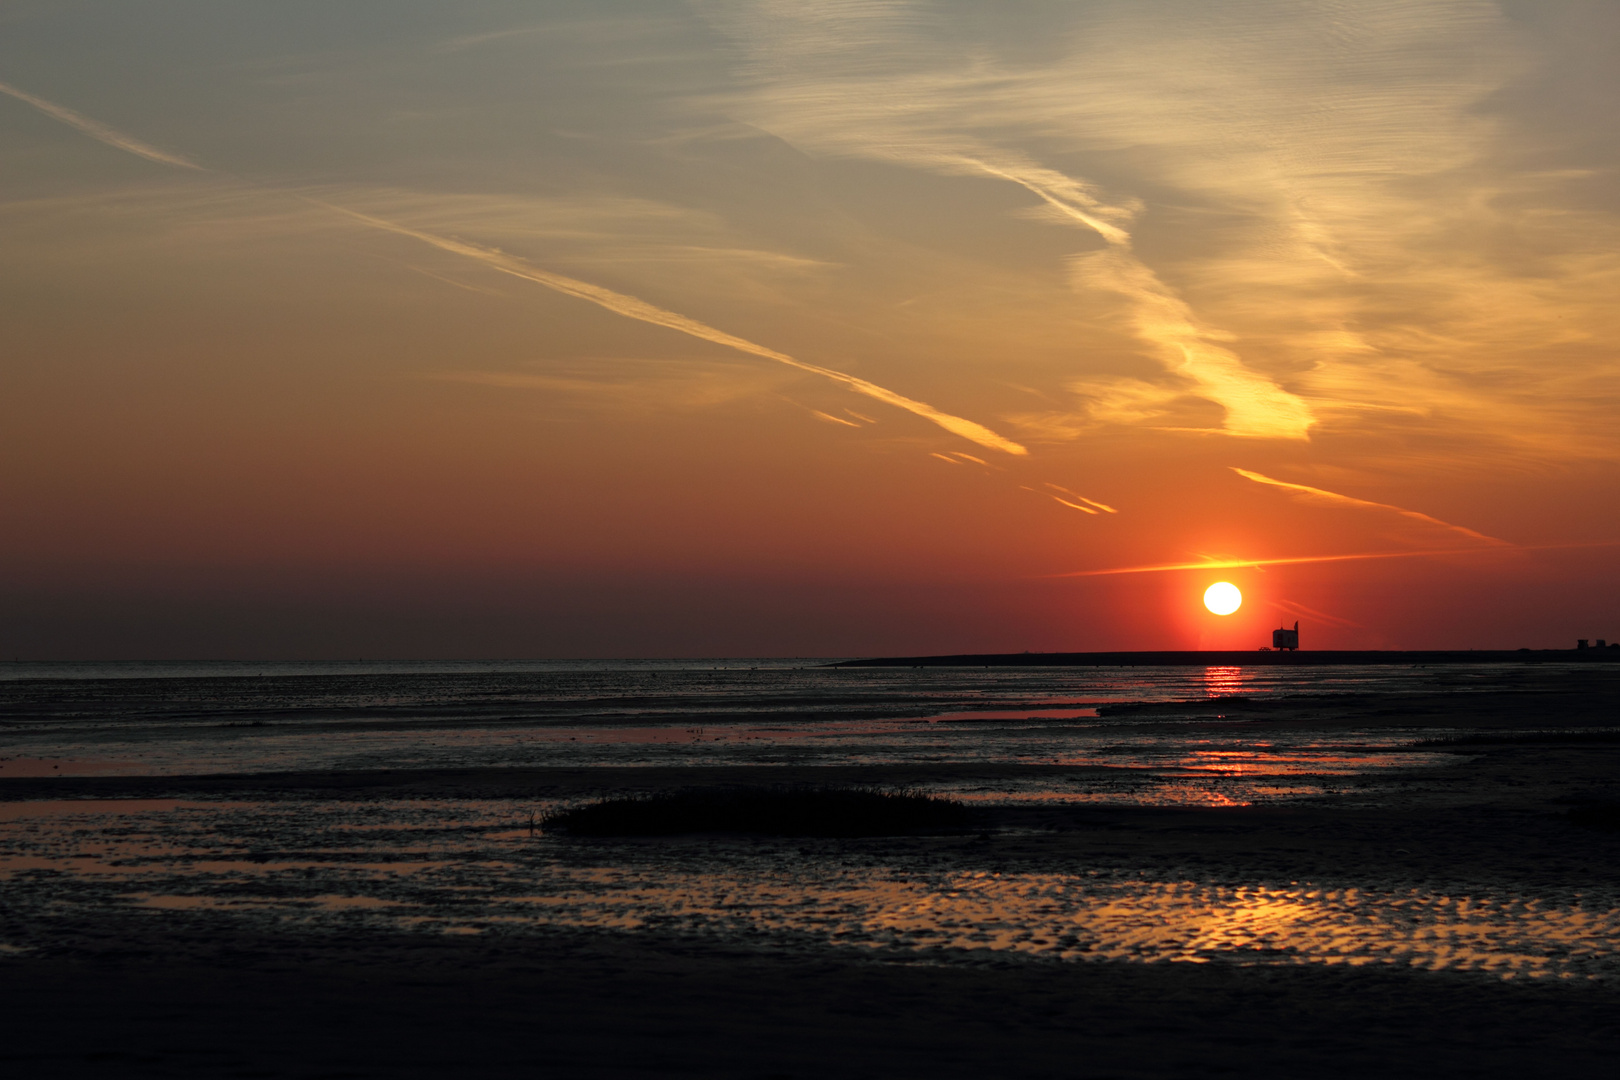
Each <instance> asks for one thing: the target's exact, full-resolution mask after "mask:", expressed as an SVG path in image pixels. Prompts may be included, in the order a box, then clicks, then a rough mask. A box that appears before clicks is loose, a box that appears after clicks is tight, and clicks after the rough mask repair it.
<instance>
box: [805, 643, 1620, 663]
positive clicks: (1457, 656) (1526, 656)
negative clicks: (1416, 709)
mask: <svg viewBox="0 0 1620 1080" xmlns="http://www.w3.org/2000/svg"><path fill="white" fill-rule="evenodd" d="M1617 663H1620V645H1609V646H1606V647H1604V648H1601V649H1599V648H1588V649H1447V650H1427V649H1425V650H1411V649H1402V650H1381V649H1299V650H1292V651H1286V652H1283V651H1275V650H1265V651H1260V650H1249V649H1211V650H1190V649H1189V650H1173V649H1167V650H1158V651H1146V652H1075V653H1031V652H1024V653H955V654H951V655H945V656H880V657H871V658H868V659H862V660H841V661H839V662H838V663H836V664H828V665H826V666H827V667H833V668H869V667H1276V666H1282V667H1295V666H1298V667H1314V666H1323V667H1326V666H1344V665H1369V664H1388V665H1392V666H1400V665H1410V666H1427V665H1442V664H1443V665H1449V664H1617Z"/></svg>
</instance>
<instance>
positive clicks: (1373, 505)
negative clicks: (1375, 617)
mask: <svg viewBox="0 0 1620 1080" xmlns="http://www.w3.org/2000/svg"><path fill="white" fill-rule="evenodd" d="M1228 467H1229V468H1230V469H1231V470H1232V471H1233V472H1235V473H1237V474H1238V475H1239V476H1241V477H1243V478H1244V479H1245V480H1253V481H1254V482H1255V483H1257V484H1270V485H1271V486H1272V487H1280V488H1283V489H1285V490H1287V491H1292V492H1296V493H1298V494H1300V495H1303V496H1305V497H1306V498H1308V499H1314V500H1316V501H1318V502H1326V503H1332V504H1334V505H1337V506H1356V507H1360V508H1362V509H1365V510H1389V511H1393V512H1394V513H1397V514H1399V515H1401V516H1402V517H1409V518H1411V519H1412V520H1413V521H1421V522H1424V523H1426V524H1429V525H1438V526H1440V527H1441V528H1442V529H1450V530H1451V531H1452V532H1455V533H1461V534H1462V535H1464V536H1467V537H1472V538H1473V539H1475V540H1484V541H1485V542H1486V543H1488V544H1504V545H1509V546H1511V542H1510V541H1507V540H1498V539H1497V538H1496V537H1494V536H1486V535H1485V534H1484V533H1481V532H1475V531H1474V530H1473V529H1468V528H1464V527H1463V526H1461V525H1453V524H1452V523H1451V522H1449V521H1441V520H1440V519H1439V518H1437V517H1430V516H1429V515H1428V514H1420V513H1418V512H1417V511H1416V510H1406V509H1403V508H1402V507H1399V506H1391V505H1390V504H1389V503H1378V502H1368V501H1367V500H1366V499H1356V498H1352V497H1351V496H1349V495H1340V494H1339V493H1337V492H1334V491H1324V490H1322V489H1321V488H1314V487H1308V486H1307V485H1305V484H1290V483H1288V482H1287V481H1285V480H1273V479H1272V478H1271V477H1269V476H1262V475H1261V474H1260V473H1257V472H1250V471H1249V470H1248V469H1240V468H1238V467H1237V466H1235V465H1232V466H1228Z"/></svg>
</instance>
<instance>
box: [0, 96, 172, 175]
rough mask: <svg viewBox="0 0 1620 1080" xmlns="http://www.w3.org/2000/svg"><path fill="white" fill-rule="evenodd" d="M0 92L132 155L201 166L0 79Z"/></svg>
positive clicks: (158, 160)
mask: <svg viewBox="0 0 1620 1080" xmlns="http://www.w3.org/2000/svg"><path fill="white" fill-rule="evenodd" d="M0 94H10V95H11V96H12V97H14V98H16V99H17V100H18V101H23V102H27V103H28V104H29V105H32V106H33V107H34V108H36V109H38V110H39V111H40V112H42V113H44V114H45V115H46V116H49V117H51V118H53V119H56V120H60V121H62V123H64V124H67V125H68V126H69V127H75V128H78V129H79V130H80V131H82V132H84V133H85V134H86V135H88V136H90V137H91V138H92V139H96V140H98V141H100V142H104V143H106V144H107V145H108V146H116V147H117V148H118V149H120V150H127V151H129V152H130V153H131V154H136V155H138V156H140V157H143V158H145V159H146V160H148V161H156V162H158V163H159V164H161V165H172V166H174V167H175V168H177V169H197V170H199V171H202V166H201V165H198V164H197V163H196V162H193V161H187V160H186V159H185V158H183V157H180V156H179V155H177V154H169V153H165V152H164V151H162V150H159V149H158V148H157V147H155V146H149V145H148V144H146V143H143V142H141V141H140V140H139V139H132V138H130V137H129V136H128V135H125V134H124V133H122V132H119V131H114V130H113V129H112V128H110V127H108V126H107V125H106V124H102V123H98V122H96V121H94V120H92V119H90V118H89V117H88V116H80V115H79V114H78V113H76V112H74V111H73V110H72V109H69V108H65V107H64V106H61V105H56V104H53V103H52V102H49V101H46V100H45V99H44V98H37V97H35V96H34V95H33V94H30V93H27V92H26V91H23V90H19V89H17V88H16V87H15V86H12V85H10V84H8V83H3V82H0Z"/></svg>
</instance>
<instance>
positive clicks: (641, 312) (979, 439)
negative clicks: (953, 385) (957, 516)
mask: <svg viewBox="0 0 1620 1080" xmlns="http://www.w3.org/2000/svg"><path fill="white" fill-rule="evenodd" d="M310 201H311V202H312V203H315V204H316V205H319V206H324V207H326V208H327V209H329V210H331V211H333V212H334V213H338V214H343V215H345V216H347V217H349V218H352V219H354V220H355V221H357V222H359V223H361V224H363V225H366V226H368V227H370V228H373V229H378V230H381V231H383V232H391V233H395V234H397V235H399V236H406V237H410V238H411V239H413V240H419V241H421V242H422V243H424V244H429V245H431V246H433V247H436V248H438V249H439V250H440V251H445V252H449V253H450V254H452V255H459V256H462V257H463V258H468V259H476V260H477V261H479V262H481V263H483V264H484V265H485V266H488V267H489V268H490V269H492V270H497V271H499V272H500V273H503V274H510V275H511V276H512V277H516V278H522V279H523V280H524V281H532V282H534V283H535V284H536V285H541V286H544V287H545V288H548V289H551V290H553V291H554V292H559V293H562V294H563V295H564V296H572V297H574V298H576V299H579V300H585V301H587V302H589V303H592V304H595V305H597V306H598V307H601V308H605V309H607V310H608V311H611V312H613V313H615V314H617V315H623V316H624V317H625V318H627V319H635V320H636V321H638V322H644V323H650V324H652V325H653V326H662V327H666V328H668V329H670V330H674V331H677V332H679V333H682V334H687V335H689V336H691V337H695V338H698V339H700V340H703V341H710V342H713V343H714V344H716V345H722V346H724V347H726V348H728V349H735V350H736V351H738V352H741V353H747V354H748V355H750V356H757V357H760V358H761V359H765V360H773V361H775V362H776V363H779V364H785V365H787V366H788V367H791V368H797V369H798V370H800V371H804V372H808V373H810V374H812V375H819V376H821V377H822V378H824V379H829V380H831V381H833V382H835V383H839V384H840V385H842V386H845V387H847V388H849V389H850V390H853V391H855V392H856V393H858V394H864V395H866V396H867V397H869V398H872V399H873V400H875V401H881V402H883V403H884V404H885V405H892V406H894V407H895V408H897V409H904V410H905V411H906V412H909V413H912V414H914V415H916V416H920V417H922V418H923V419H925V420H928V421H931V422H932V423H934V424H937V425H939V426H940V427H942V428H944V429H945V430H946V431H949V432H950V433H951V434H953V435H957V436H960V437H961V438H964V439H967V440H968V441H969V442H975V443H978V444H979V445H980V446H983V447H986V448H988V449H991V450H999V451H1001V452H1002V453H1006V454H1015V455H1023V454H1027V453H1029V451H1028V450H1026V449H1025V448H1024V447H1023V446H1020V445H1019V444H1018V443H1015V442H1013V441H1012V440H1011V439H1006V438H1003V437H1002V436H1000V435H998V434H996V433H995V432H994V431H991V430H990V429H989V428H987V427H985V426H984V425H983V424H978V423H975V422H974V421H972V420H967V419H964V418H962V417H960V416H952V415H951V414H950V413H946V412H941V411H940V410H938V409H936V408H934V407H933V406H932V405H928V404H926V403H924V402H921V401H916V400H913V399H912V398H908V397H906V396H904V395H903V394H897V393H895V392H894V391H893V390H889V389H886V388H884V387H882V386H879V385H877V384H876V383H874V382H870V381H868V380H866V379H862V378H860V377H858V376H855V375H849V374H846V373H845V372H842V371H836V370H834V369H832V368H827V367H822V366H821V365H819V364H810V363H806V362H805V361H803V360H798V359H795V358H794V357H791V356H789V355H787V354H786V353H782V352H777V351H776V350H775V349H770V348H767V347H765V346H764V345H758V344H755V343H754V342H752V341H749V340H748V339H746V338H741V337H738V336H736V335H735V334H728V333H726V332H725V331H724V330H719V329H716V328H715V327H712V326H709V325H708V324H706V323H703V322H699V321H698V320H696V319H693V318H689V317H688V316H685V315H681V314H679V313H677V312H673V311H668V310H666V309H664V308H661V307H658V306H657V305H656V304H649V303H648V302H647V301H645V300H642V299H640V298H638V297H634V296H629V295H626V294H625V293H620V292H615V291H613V290H612V289H608V288H604V287H602V286H600V285H593V284H591V283H590V282H587V281H580V280H578V279H577V278H571V277H568V276H566V275H563V274H557V273H553V272H551V271H550V270H542V269H541V268H540V267H538V266H534V265H533V264H531V263H529V262H527V261H526V260H523V259H520V258H518V257H517V256H515V255H508V254H506V253H505V252H502V251H497V250H495V249H494V248H486V247H483V246H482V245H479V244H472V243H468V242H467V241H465V240H456V239H453V238H451V237H448V236H438V235H436V234H434V233H430V232H424V231H422V230H421V229H413V228H411V227H410V226H408V225H403V224H400V223H399V222H395V221H388V220H385V219H383V218H378V217H373V216H371V215H370V214H362V213H360V212H359V211H358V210H350V209H347V208H345V207H341V206H336V205H333V204H331V203H327V202H321V201H320V200H316V199H311V200H310Z"/></svg>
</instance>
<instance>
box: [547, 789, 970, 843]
mask: <svg viewBox="0 0 1620 1080" xmlns="http://www.w3.org/2000/svg"><path fill="white" fill-rule="evenodd" d="M968 818H969V814H968V809H967V807H965V806H963V805H962V804H961V803H959V802H955V801H953V800H951V799H945V798H940V797H938V796H933V795H919V794H917V793H915V792H910V791H874V790H870V789H866V788H799V787H782V788H758V787H728V788H689V789H686V790H683V791H674V792H669V793H667V794H661V795H648V796H640V797H625V798H615V799H603V800H601V801H599V802H594V803H589V804H587V805H585V806H576V807H574V808H572V809H568V810H559V811H557V812H555V813H552V814H548V815H546V817H545V818H544V819H543V825H544V827H545V829H546V831H548V832H551V831H558V832H566V833H568V834H569V835H570V836H678V835H681V834H682V833H744V834H751V835H755V836H827V837H857V836H901V835H907V834H914V833H930V832H950V831H954V830H956V829H961V828H965V827H966V826H967V825H968Z"/></svg>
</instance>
